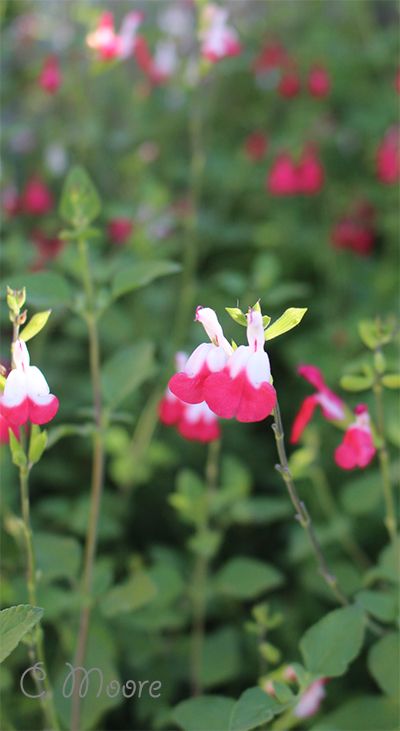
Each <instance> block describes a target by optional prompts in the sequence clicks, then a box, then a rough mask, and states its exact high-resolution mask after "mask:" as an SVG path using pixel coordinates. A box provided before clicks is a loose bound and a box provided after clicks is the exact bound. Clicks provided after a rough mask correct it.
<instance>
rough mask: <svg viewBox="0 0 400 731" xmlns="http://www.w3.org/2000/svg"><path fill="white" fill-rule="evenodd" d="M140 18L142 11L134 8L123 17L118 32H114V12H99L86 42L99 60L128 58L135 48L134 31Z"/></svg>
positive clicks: (141, 18) (141, 17)
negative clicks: (97, 19) (96, 21)
mask: <svg viewBox="0 0 400 731" xmlns="http://www.w3.org/2000/svg"><path fill="white" fill-rule="evenodd" d="M142 20H143V13H141V12H140V11H136V10H134V11H132V12H130V13H128V14H127V15H126V16H125V17H124V19H123V21H122V24H121V29H120V32H119V33H116V31H115V26H114V14H113V13H112V12H111V11H109V10H107V11H105V12H104V13H102V14H101V16H100V18H99V21H98V24H97V27H96V28H95V30H94V31H92V33H89V34H88V36H87V37H86V43H87V45H88V46H89V48H92V49H93V50H95V51H96V52H97V55H98V57H99V59H100V60H101V61H112V60H114V59H116V58H120V59H124V58H128V57H129V56H130V55H131V54H132V53H133V52H134V50H135V46H136V42H137V38H136V32H137V29H138V27H139V25H140V23H141V22H142Z"/></svg>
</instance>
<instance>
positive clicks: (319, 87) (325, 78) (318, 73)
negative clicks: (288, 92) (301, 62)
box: [307, 66, 331, 97]
mask: <svg viewBox="0 0 400 731" xmlns="http://www.w3.org/2000/svg"><path fill="white" fill-rule="evenodd" d="M307 87H308V91H309V92H310V94H311V96H315V97H324V96H328V94H329V92H330V90H331V80H330V77H329V74H328V71H327V69H326V68H325V67H324V66H313V67H312V69H311V70H310V73H309V76H308V82H307Z"/></svg>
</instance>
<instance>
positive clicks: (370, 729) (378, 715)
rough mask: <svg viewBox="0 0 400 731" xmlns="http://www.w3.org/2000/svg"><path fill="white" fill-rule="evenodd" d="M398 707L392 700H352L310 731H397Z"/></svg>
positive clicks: (365, 697) (325, 717)
mask: <svg viewBox="0 0 400 731" xmlns="http://www.w3.org/2000/svg"><path fill="white" fill-rule="evenodd" d="M398 728H399V706H398V703H396V702H395V701H394V699H393V698H384V697H382V696H373V695H370V696H368V695H364V696H360V697H358V698H354V699H352V700H350V701H347V703H344V704H343V705H342V706H340V707H339V708H337V709H336V710H335V711H333V712H332V713H328V714H327V715H325V716H324V717H323V718H321V719H320V720H319V721H317V722H316V724H315V725H313V726H312V727H311V729H310V731H333V729H334V731H350V729H351V731H378V729H379V731H398Z"/></svg>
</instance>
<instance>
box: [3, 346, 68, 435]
mask: <svg viewBox="0 0 400 731" xmlns="http://www.w3.org/2000/svg"><path fill="white" fill-rule="evenodd" d="M13 359H14V363H15V368H13V369H12V370H11V371H10V373H9V374H8V376H7V379H6V384H5V387H4V393H3V394H2V396H0V414H1V415H2V417H3V418H4V419H6V421H7V422H8V423H9V424H10V425H11V426H21V425H22V424H26V423H27V422H31V423H32V424H47V422H48V421H51V419H53V418H54V416H55V415H56V413H57V411H58V406H59V402H58V398H57V397H56V396H53V394H51V393H50V389H49V386H48V383H47V381H46V379H45V377H44V375H43V373H42V372H41V371H40V370H39V368H37V367H36V366H31V365H30V359H29V353H28V348H27V347H26V345H25V343H24V341H23V340H17V341H16V342H15V343H14V345H13Z"/></svg>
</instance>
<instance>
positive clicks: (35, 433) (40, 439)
mask: <svg viewBox="0 0 400 731" xmlns="http://www.w3.org/2000/svg"><path fill="white" fill-rule="evenodd" d="M46 446H47V431H45V430H44V431H42V432H41V431H40V427H39V426H37V424H32V429H31V438H30V442H29V452H28V460H29V462H30V463H31V464H36V462H39V460H40V458H41V456H42V454H43V452H44V450H45V449H46Z"/></svg>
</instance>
